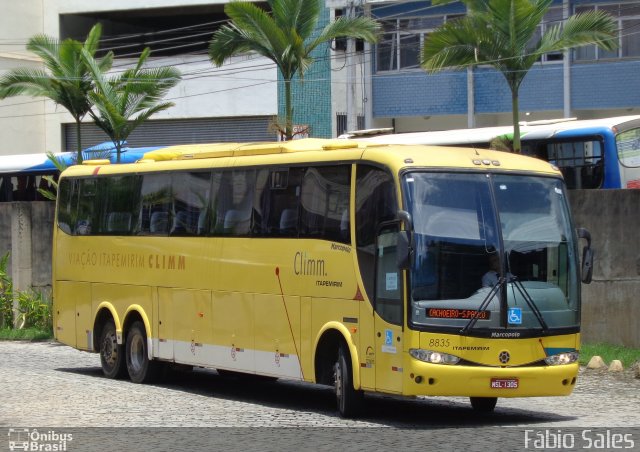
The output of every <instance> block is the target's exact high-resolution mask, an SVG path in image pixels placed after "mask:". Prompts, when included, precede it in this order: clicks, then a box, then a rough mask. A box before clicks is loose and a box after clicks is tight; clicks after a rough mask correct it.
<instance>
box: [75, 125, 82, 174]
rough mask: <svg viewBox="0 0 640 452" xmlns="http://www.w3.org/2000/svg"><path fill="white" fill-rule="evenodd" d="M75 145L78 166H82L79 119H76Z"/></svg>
mask: <svg viewBox="0 0 640 452" xmlns="http://www.w3.org/2000/svg"><path fill="white" fill-rule="evenodd" d="M76 145H77V146H78V148H77V149H78V157H77V159H76V161H77V162H78V165H82V139H81V138H80V118H76Z"/></svg>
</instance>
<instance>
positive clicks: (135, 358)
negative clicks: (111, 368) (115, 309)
mask: <svg viewBox="0 0 640 452" xmlns="http://www.w3.org/2000/svg"><path fill="white" fill-rule="evenodd" d="M126 351H127V353H126V356H127V371H128V372H129V378H130V379H131V381H132V382H134V383H149V382H152V381H154V380H156V379H157V378H158V376H159V374H160V371H161V367H160V363H158V362H157V361H152V360H150V359H149V353H148V348H147V334H146V332H145V329H144V324H143V323H142V322H139V321H138V322H134V323H133V325H131V328H129V332H128V333H127V344H126Z"/></svg>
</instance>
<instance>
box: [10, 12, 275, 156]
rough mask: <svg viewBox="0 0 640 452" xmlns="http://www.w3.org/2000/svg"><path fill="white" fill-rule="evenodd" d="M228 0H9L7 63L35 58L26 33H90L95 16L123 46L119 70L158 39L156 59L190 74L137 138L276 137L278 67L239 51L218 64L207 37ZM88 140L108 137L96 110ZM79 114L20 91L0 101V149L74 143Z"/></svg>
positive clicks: (111, 43)
mask: <svg viewBox="0 0 640 452" xmlns="http://www.w3.org/2000/svg"><path fill="white" fill-rule="evenodd" d="M225 3H226V1H225V0H217V1H216V0H213V1H211V0H144V1H136V2H131V1H125V0H109V1H99V0H29V1H25V2H5V4H4V5H3V8H4V10H3V14H2V15H1V16H0V72H3V71H5V70H7V69H10V68H14V67H24V66H31V67H37V66H38V65H39V62H38V60H37V59H36V58H35V57H34V55H33V54H30V53H29V52H27V51H26V49H25V45H26V42H27V40H28V39H29V38H30V37H31V36H33V35H35V34H37V33H44V34H46V35H48V36H52V37H56V38H61V39H64V38H68V37H72V38H74V39H78V40H80V41H83V40H84V38H85V37H86V35H87V33H88V32H89V30H90V29H91V27H92V26H93V24H95V23H96V22H100V23H102V25H103V33H102V39H103V42H102V48H110V49H113V50H114V52H115V53H116V60H115V61H114V70H122V68H123V67H126V66H127V65H128V64H131V63H132V62H134V61H136V59H137V55H139V53H140V51H141V50H142V49H143V48H144V47H145V46H147V45H148V46H150V47H151V48H152V54H151V58H150V59H149V66H166V65H172V66H176V67H177V68H179V69H180V71H181V72H182V74H183V80H182V81H181V82H180V83H179V84H178V85H177V87H176V88H174V89H173V90H172V91H171V92H170V93H169V94H168V96H167V98H166V100H171V101H172V102H174V103H175V106H174V107H173V108H170V109H168V110H166V111H164V112H161V113H159V114H157V115H156V116H154V117H153V119H152V120H151V121H149V122H147V123H145V124H143V125H142V126H140V127H139V128H138V129H136V131H134V133H133V134H132V135H131V136H130V139H129V144H130V145H132V146H149V145H168V144H175V143H190V142H202V141H238V140H243V141H244V140H267V139H268V140H272V139H275V133H274V132H273V131H272V130H271V129H270V127H269V125H270V123H271V122H272V121H273V119H274V118H275V117H276V116H277V113H278V96H277V72H276V68H275V65H273V64H272V63H271V62H270V61H269V60H267V59H265V58H262V57H258V56H256V55H251V56H242V57H237V58H234V59H232V60H230V61H228V62H226V63H225V64H224V65H223V66H222V67H220V68H215V67H214V66H213V65H212V63H211V62H210V61H209V58H208V55H207V48H208V42H209V41H210V39H211V34H212V33H213V31H214V30H215V29H216V27H217V26H218V25H219V24H221V23H222V22H223V21H224V20H225V19H226V16H225V15H224V11H223V10H224V4H225ZM85 123H86V124H83V130H82V133H83V135H82V139H83V147H87V146H90V145H93V144H96V143H98V142H101V141H105V140H106V136H105V135H102V134H101V132H98V131H97V130H96V128H95V126H94V125H93V124H92V122H91V120H90V118H88V117H87V118H85ZM74 124H75V123H74V122H73V118H72V117H71V116H70V115H69V114H68V113H67V112H66V110H65V109H64V108H62V107H59V106H56V105H55V104H53V103H52V102H51V101H48V100H44V99H40V98H31V97H13V98H8V99H5V100H3V101H0V142H1V143H2V145H0V154H21V153H34V152H44V151H54V152H56V151H61V150H74V149H75V127H74Z"/></svg>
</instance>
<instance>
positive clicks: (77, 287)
mask: <svg viewBox="0 0 640 452" xmlns="http://www.w3.org/2000/svg"><path fill="white" fill-rule="evenodd" d="M69 289H71V290H72V291H73V292H72V293H73V296H74V297H75V300H76V347H77V348H79V349H80V350H93V317H94V316H93V312H95V311H93V310H92V309H91V284H90V283H70V287H69Z"/></svg>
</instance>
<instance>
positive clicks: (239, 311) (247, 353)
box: [213, 292, 255, 373]
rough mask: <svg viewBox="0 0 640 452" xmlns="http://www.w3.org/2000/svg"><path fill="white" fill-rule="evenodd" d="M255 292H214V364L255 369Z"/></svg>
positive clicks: (243, 369)
mask: <svg viewBox="0 0 640 452" xmlns="http://www.w3.org/2000/svg"><path fill="white" fill-rule="evenodd" d="M253 297H254V295H253V294H242V293H235V292H214V293H213V312H215V317H214V318H213V343H214V344H216V347H215V348H216V349H217V350H218V351H217V352H216V356H215V359H214V365H215V366H216V367H219V368H222V369H229V370H237V371H242V372H249V373H254V372H255V364H254V350H255V348H254V347H255V345H254V337H253V335H254V325H253V312H252V303H253Z"/></svg>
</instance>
